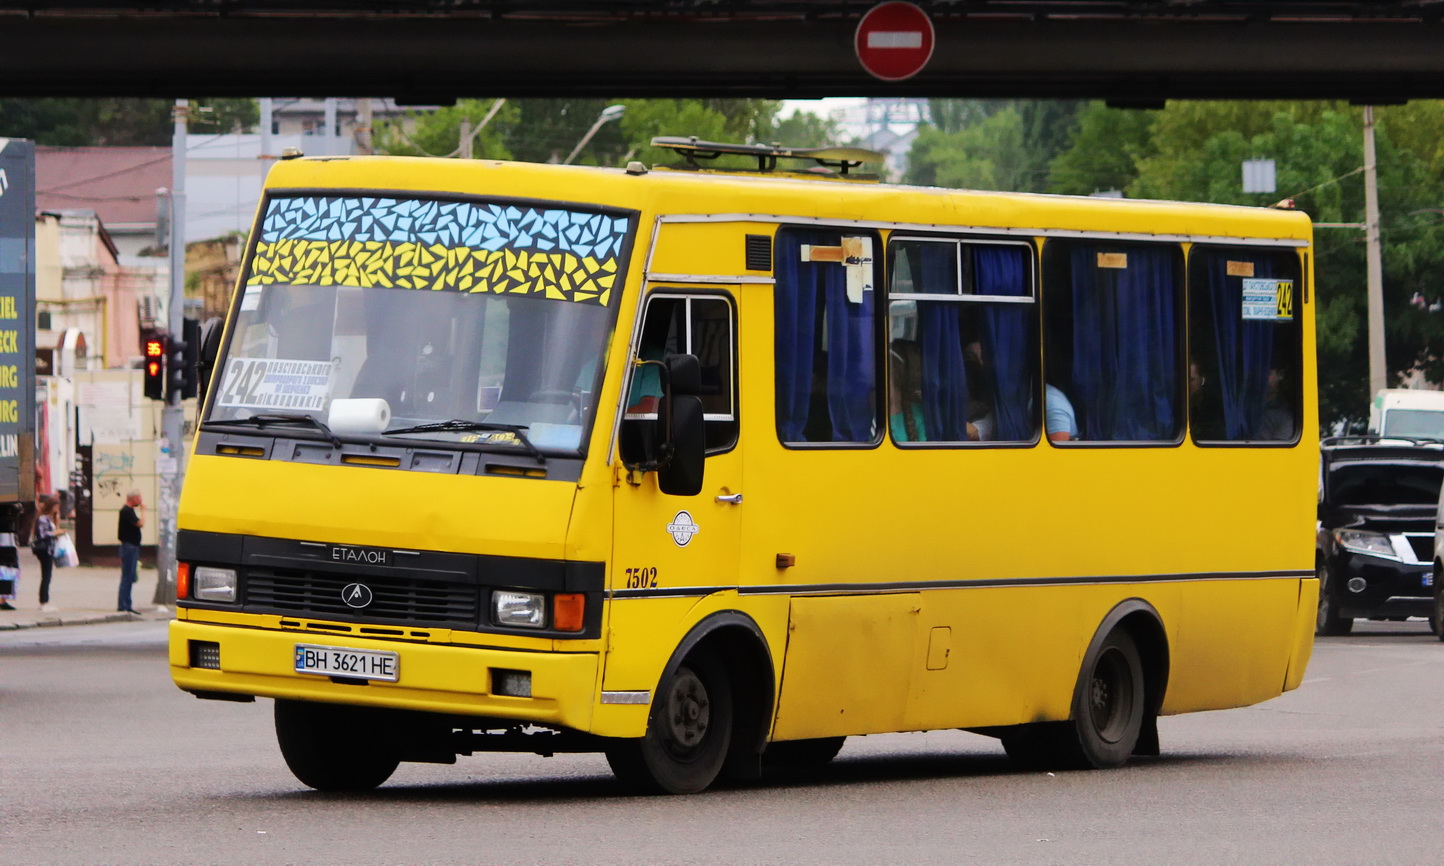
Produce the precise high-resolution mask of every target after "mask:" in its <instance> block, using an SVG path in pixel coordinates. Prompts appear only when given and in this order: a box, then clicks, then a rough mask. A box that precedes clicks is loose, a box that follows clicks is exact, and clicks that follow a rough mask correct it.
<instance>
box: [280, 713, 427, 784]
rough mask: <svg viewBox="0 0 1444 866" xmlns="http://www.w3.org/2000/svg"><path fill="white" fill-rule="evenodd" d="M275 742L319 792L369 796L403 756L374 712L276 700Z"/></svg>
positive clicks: (300, 776)
mask: <svg viewBox="0 0 1444 866" xmlns="http://www.w3.org/2000/svg"><path fill="white" fill-rule="evenodd" d="M275 716H276V742H277V743H279V744H280V746H281V756H282V757H283V758H285V759H286V766H288V767H290V768H291V772H292V773H294V774H295V775H296V778H297V779H300V780H301V782H302V783H303V784H305V785H307V786H309V787H312V788H315V789H316V790H318V791H369V790H371V789H372V788H375V787H376V786H377V785H380V784H381V783H382V782H385V781H386V780H387V779H389V778H391V774H392V773H394V772H396V767H397V765H398V764H400V763H401V753H400V751H399V749H398V744H397V742H396V739H395V737H394V736H391V735H390V733H389V731H388V730H387V726H386V725H385V724H384V723H383V722H382V719H381V717H380V715H379V714H378V713H377V712H376V711H374V710H367V709H363V708H360V707H344V706H338V705H336V704H317V703H309V702H306V701H288V700H281V699H277V700H276V714H275Z"/></svg>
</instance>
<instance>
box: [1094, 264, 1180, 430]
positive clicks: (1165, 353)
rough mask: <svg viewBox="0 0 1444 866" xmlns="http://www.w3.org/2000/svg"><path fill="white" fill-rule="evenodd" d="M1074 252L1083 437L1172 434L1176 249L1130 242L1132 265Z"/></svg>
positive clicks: (1175, 423)
mask: <svg viewBox="0 0 1444 866" xmlns="http://www.w3.org/2000/svg"><path fill="white" fill-rule="evenodd" d="M1099 252H1100V250H1099V248H1098V247H1096V246H1092V245H1079V246H1077V247H1074V249H1073V250H1072V253H1071V266H1072V267H1071V270H1072V290H1073V381H1072V386H1073V393H1072V394H1069V395H1068V396H1069V397H1070V399H1071V400H1072V403H1073V406H1074V408H1075V410H1077V412H1078V416H1079V417H1078V426H1079V432H1080V434H1081V438H1083V439H1098V440H1113V441H1130V440H1158V439H1163V440H1167V439H1173V438H1174V437H1175V436H1176V435H1177V432H1178V417H1179V413H1178V411H1177V402H1178V390H1179V389H1178V383H1179V381H1180V380H1179V376H1178V343H1177V327H1178V317H1177V294H1178V293H1177V276H1176V272H1175V268H1174V263H1175V259H1174V256H1173V250H1172V249H1166V248H1160V249H1148V248H1142V247H1130V248H1128V249H1127V255H1128V266H1127V267H1126V268H1100V267H1098V266H1097V256H1098V253H1099Z"/></svg>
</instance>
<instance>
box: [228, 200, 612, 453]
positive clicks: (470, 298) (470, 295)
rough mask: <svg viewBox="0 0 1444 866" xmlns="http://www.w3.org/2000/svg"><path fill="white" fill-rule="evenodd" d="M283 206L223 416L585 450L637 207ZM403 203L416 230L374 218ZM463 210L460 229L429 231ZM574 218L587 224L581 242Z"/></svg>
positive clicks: (258, 256)
mask: <svg viewBox="0 0 1444 866" xmlns="http://www.w3.org/2000/svg"><path fill="white" fill-rule="evenodd" d="M298 203H300V204H299V206H298ZM308 203H309V204H311V205H313V207H310V208H308V207H306V206H305V205H306V204H308ZM268 206H269V207H268V212H267V216H266V218H265V220H264V222H263V226H264V230H263V234H262V237H261V239H260V242H259V243H258V244H257V248H256V251H255V252H254V253H253V255H252V258H251V261H250V262H249V263H248V268H247V275H246V283H245V288H244V290H243V292H242V294H241V298H240V303H239V309H238V310H237V312H236V318H235V321H234V322H233V324H232V327H231V337H230V339H229V343H228V348H227V352H226V356H225V357H224V358H223V359H222V360H221V361H220V362H219V365H220V370H219V373H218V378H217V382H216V396H215V398H214V400H213V401H212V402H211V409H210V414H209V416H208V417H207V419H206V420H207V422H209V423H215V422H222V423H228V424H244V423H246V421H247V419H257V420H258V421H260V422H262V423H264V422H265V421H266V419H267V418H268V417H269V418H275V417H276V416H290V417H292V418H294V419H296V420H308V419H309V420H308V423H309V422H310V421H315V422H321V424H324V425H326V426H325V427H324V428H321V427H319V426H318V428H317V429H329V431H331V432H333V433H334V434H335V435H337V436H346V435H353V436H355V435H360V436H388V437H396V438H402V437H405V438H419V439H428V440H433V441H437V442H441V441H450V442H468V443H483V444H487V443H490V444H498V445H513V446H518V447H520V446H525V447H528V448H536V449H541V450H551V451H562V452H573V453H574V452H577V451H579V450H580V448H581V444H582V442H583V441H584V439H585V432H586V430H587V429H588V428H589V427H590V424H591V419H592V417H593V413H594V409H595V401H594V399H593V396H594V395H595V393H596V391H597V388H598V386H599V383H600V381H601V378H600V377H601V375H602V372H603V370H602V360H603V353H604V351H605V348H606V343H607V340H608V338H609V336H610V333H611V326H612V307H611V305H610V304H609V300H610V298H611V296H612V294H613V293H612V292H611V288H612V286H613V285H617V286H618V287H619V286H620V283H619V280H620V274H619V270H620V268H619V264H618V262H619V261H620V257H621V251H622V250H621V247H622V241H623V240H624V238H625V236H626V234H627V232H628V229H629V226H628V221H626V220H624V219H616V218H613V217H611V216H608V215H601V214H582V213H577V212H572V211H561V210H552V211H546V210H544V209H542V208H534V207H533V208H515V207H509V208H501V207H499V206H491V207H488V206H485V205H477V204H473V203H438V202H425V201H413V200H387V199H376V198H371V199H366V200H360V199H346V198H328V199H319V200H318V199H313V198H309V197H308V198H300V199H279V200H276V201H272V202H269V203H268ZM332 210H334V211H335V212H336V214H337V216H336V219H334V220H325V221H317V220H316V219H314V216H315V213H316V212H321V213H325V212H327V211H332ZM401 210H404V213H405V214H406V215H407V216H409V217H410V223H411V224H410V225H409V226H408V227H407V228H406V229H405V230H404V231H399V232H398V231H395V230H394V229H393V230H385V229H381V228H372V229H369V230H368V229H367V228H366V227H367V226H380V225H381V224H382V223H381V217H384V216H388V215H389V216H392V217H393V218H394V219H395V221H397V222H399V221H400V220H399V218H397V217H396V213H397V212H398V211H401ZM448 215H449V216H450V217H451V222H452V223H456V222H462V223H463V225H462V226H461V229H460V230H459V231H457V230H454V229H455V226H454V225H453V226H452V228H453V230H452V231H450V232H447V231H441V232H437V231H428V230H427V229H428V227H429V226H435V225H436V224H437V223H439V222H442V220H441V219H440V218H441V217H445V216H448ZM558 215H560V216H558ZM489 217H490V218H491V219H490V220H488V218H489ZM467 220H470V221H471V222H472V223H474V224H480V226H481V229H480V230H477V231H471V232H468V229H469V228H470V227H469V226H467V225H465V222H466V221H467ZM523 223H524V225H523ZM574 226H576V227H581V228H583V229H585V230H586V231H584V232H577V233H573V240H572V241H571V242H568V240H567V234H568V232H569V230H570V229H572V228H573V227H574ZM598 253H601V255H600V256H599V255H598Z"/></svg>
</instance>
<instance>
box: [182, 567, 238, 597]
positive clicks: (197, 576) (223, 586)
mask: <svg viewBox="0 0 1444 866" xmlns="http://www.w3.org/2000/svg"><path fill="white" fill-rule="evenodd" d="M236 582H237V581H236V570H235V569H234V568H211V567H210V566H206V565H202V566H200V567H199V568H197V569H195V570H194V571H192V572H191V593H192V595H193V597H195V598H197V599H199V600H201V601H235V600H236Z"/></svg>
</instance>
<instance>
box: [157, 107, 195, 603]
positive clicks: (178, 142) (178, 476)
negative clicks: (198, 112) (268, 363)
mask: <svg viewBox="0 0 1444 866" xmlns="http://www.w3.org/2000/svg"><path fill="white" fill-rule="evenodd" d="M189 115H190V101H189V100H185V99H177V100H176V101H175V112H174V115H173V116H174V119H175V133H174V135H173V136H172V138H171V184H170V303H168V304H166V327H167V329H168V330H169V331H170V334H171V339H172V340H179V339H181V335H182V334H183V333H185V327H184V319H185V309H184V308H185V295H186V292H185V287H186V242H185V226H186V192H185V190H186V119H187V117H188V116H189ZM184 427H185V410H184V409H182V408H181V396H180V394H179V393H176V394H173V395H171V396H169V397H168V398H167V399H166V401H165V404H164V406H163V408H162V409H161V422H160V429H161V436H160V453H159V454H158V455H157V456H156V460H155V471H156V475H157V476H159V479H160V502H157V503H155V508H154V509H153V510H152V511H151V514H152V516H153V517H154V518H155V519H157V520H158V521H159V523H158V525H157V532H158V539H157V540H158V544H157V546H156V563H155V565H156V573H157V577H156V582H155V603H156V604H157V605H165V606H167V607H168V606H170V605H173V604H175V561H176V559H175V539H176V511H177V510H178V507H179V505H180V492H181V481H182V480H183V479H184V478H185V466H184V460H185V452H186V449H185V434H184Z"/></svg>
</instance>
